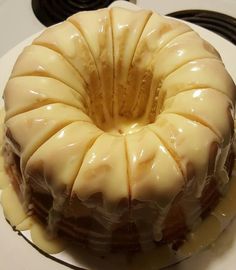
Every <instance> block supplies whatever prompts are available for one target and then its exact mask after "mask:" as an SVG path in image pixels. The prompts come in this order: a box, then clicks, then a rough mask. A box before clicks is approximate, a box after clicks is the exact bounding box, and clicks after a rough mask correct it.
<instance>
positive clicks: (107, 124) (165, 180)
mask: <svg viewBox="0 0 236 270" xmlns="http://www.w3.org/2000/svg"><path fill="white" fill-rule="evenodd" d="M16 97H17V98H16ZM4 99H5V109H6V118H5V143H6V145H7V147H9V148H10V149H11V152H13V153H14V155H16V156H17V157H18V158H19V160H20V173H21V176H22V183H21V187H20V188H21V190H22V191H24V192H22V193H23V196H27V200H26V198H25V200H26V201H27V202H28V204H29V205H28V207H29V206H30V201H28V200H30V195H29V194H25V192H27V193H30V192H32V194H33V193H34V192H38V193H40V194H43V195H48V196H50V197H51V198H52V205H51V209H50V214H49V216H50V220H51V219H54V218H55V216H54V214H55V212H57V213H58V212H59V213H60V215H62V216H63V215H64V214H65V213H66V212H65V211H66V210H65V209H67V207H68V205H70V204H78V205H82V206H83V207H86V209H87V212H88V215H90V214H91V215H92V216H93V217H94V218H95V219H96V221H98V222H99V224H100V225H102V227H104V228H105V230H106V233H107V234H108V235H111V233H112V231H113V230H114V229H116V228H117V227H119V224H124V223H125V222H132V223H134V224H135V226H136V227H137V230H138V234H140V235H142V236H141V238H142V241H143V243H144V242H151V241H152V240H153V239H154V240H155V241H159V240H161V239H162V237H163V235H162V234H163V232H162V229H163V228H164V226H165V225H164V224H165V220H166V217H167V215H168V213H169V210H171V208H172V204H173V202H175V201H176V200H178V199H179V198H182V197H184V196H187V197H188V196H192V198H193V201H194V203H193V204H192V211H193V212H194V211H195V208H200V206H199V199H200V198H201V196H202V192H203V190H204V188H205V187H206V186H207V183H208V180H209V178H211V177H214V178H216V182H217V183H216V184H217V186H218V184H219V186H220V185H222V183H223V185H227V184H228V180H227V181H223V180H222V179H223V178H224V179H225V178H227V171H226V169H225V163H226V160H227V157H228V154H229V151H230V149H231V147H232V141H233V119H234V102H235V85H234V83H233V81H232V79H231V78H230V76H229V74H228V73H227V71H226V69H225V67H224V65H223V63H222V62H221V59H220V56H219V54H218V53H217V52H216V50H215V49H214V48H213V47H212V46H211V45H210V44H208V43H207V42H206V41H204V40H202V39H201V38H200V37H199V35H198V34H196V33H195V32H194V31H192V29H191V28H189V27H188V26H186V25H185V24H183V23H181V22H179V21H175V20H171V19H167V18H164V17H162V16H160V15H158V14H156V13H152V12H150V11H145V10H142V11H136V12H135V11H128V10H125V9H122V8H112V9H102V10H99V11H91V12H81V13H78V14H75V15H73V16H72V17H70V18H69V19H68V20H67V21H66V22H63V23H61V24H59V25H56V26H54V27H51V28H49V29H47V30H46V31H45V32H44V33H42V34H41V36H39V37H38V38H37V39H35V41H34V42H33V44H32V45H30V46H29V47H27V48H25V50H24V51H23V52H22V54H21V55H20V57H19V58H18V60H17V62H16V64H15V66H14V69H13V71H12V75H11V78H10V80H9V82H8V84H7V86H6V89H5V93H4ZM215 108H217V111H216V110H215ZM225 174H226V177H218V176H219V175H220V176H222V175H225ZM221 180H222V181H221ZM190 190H191V195H189V192H190ZM181 196H182V197H181ZM182 208H183V209H181V211H183V212H186V207H185V205H183V206H182ZM67 210H68V209H67ZM146 211H147V213H149V218H150V219H149V220H147V222H146V215H145V214H144V213H145V212H146ZM77 212H79V211H77ZM77 212H76V213H70V214H69V216H70V215H71V216H72V217H74V216H77V215H79V214H78V213H77ZM190 212H191V211H190ZM67 214H68V212H67ZM198 218H199V213H198V216H196V217H194V218H189V219H188V217H187V214H186V219H188V221H187V226H188V227H190V228H191V227H192V226H193V225H194V224H195V222H196V220H198ZM55 219H56V218H55ZM143 224H145V226H144V225H143ZM113 225H114V226H113ZM143 227H145V229H143ZM143 231H144V233H143ZM147 231H148V233H149V234H148V236H145V235H146V234H145V233H146V232H147ZM93 233H95V234H96V233H97V232H93ZM98 234H100V232H99V233H98ZM101 234H102V233H101ZM91 235H92V233H91ZM109 237H110V236H109ZM109 237H108V238H109ZM109 241H110V240H109Z"/></svg>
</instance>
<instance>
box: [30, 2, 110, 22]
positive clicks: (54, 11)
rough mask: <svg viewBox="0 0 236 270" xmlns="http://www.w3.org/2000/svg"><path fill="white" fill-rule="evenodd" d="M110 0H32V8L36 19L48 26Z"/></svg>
mask: <svg viewBox="0 0 236 270" xmlns="http://www.w3.org/2000/svg"><path fill="white" fill-rule="evenodd" d="M112 2H114V0H32V8H33V11H34V14H35V15H36V17H37V18H38V20H39V21H40V22H41V23H42V24H44V25H45V26H50V25H52V24H55V23H59V22H61V21H64V20H65V19H67V18H68V17H69V16H71V15H72V14H74V13H76V12H78V11H85V10H95V9H99V8H105V7H107V6H109V5H110V4H111V3H112Z"/></svg>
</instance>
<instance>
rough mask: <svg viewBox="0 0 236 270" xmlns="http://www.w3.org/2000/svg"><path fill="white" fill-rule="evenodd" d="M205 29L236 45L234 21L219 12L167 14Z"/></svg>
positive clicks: (196, 11)
mask: <svg viewBox="0 0 236 270" xmlns="http://www.w3.org/2000/svg"><path fill="white" fill-rule="evenodd" d="M167 16H171V17H175V18H178V19H182V20H185V21H188V22H191V23H195V24H197V25H199V26H202V27H204V28H207V29H209V30H211V31H213V32H215V33H217V34H219V35H220V36H222V37H224V38H225V39H227V40H229V41H231V42H232V43H233V44H235V45H236V19H235V18H233V17H231V16H229V15H226V14H222V13H219V12H215V11H209V10H199V9H196V10H182V11H177V12H173V13H170V14H167Z"/></svg>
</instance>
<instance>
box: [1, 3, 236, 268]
mask: <svg viewBox="0 0 236 270" xmlns="http://www.w3.org/2000/svg"><path fill="white" fill-rule="evenodd" d="M118 2H119V3H116V5H117V4H118V5H123V4H121V3H120V2H121V1H118ZM126 5H127V4H126ZM128 6H129V7H131V8H133V7H132V6H130V4H128ZM191 26H192V27H193V28H194V29H195V30H196V31H197V32H198V33H199V34H200V35H201V36H202V37H203V38H205V39H206V40H208V41H209V42H210V43H211V44H213V45H214V46H215V47H216V49H217V50H218V51H219V52H220V54H221V56H222V58H223V61H224V63H225V65H226V68H227V69H228V71H229V73H230V74H231V76H232V77H233V79H234V81H235V82H236V65H235V56H236V47H235V46H234V45H232V44H231V43H230V42H228V41H226V40H224V39H223V38H221V37H219V36H218V35H216V34H214V33H212V32H210V31H208V30H205V29H203V28H200V27H198V26H195V25H191ZM37 35H38V34H35V35H33V36H31V37H29V38H28V39H26V40H24V41H23V42H21V43H20V44H18V45H17V46H16V47H15V48H13V49H12V50H10V51H9V52H8V53H7V54H5V55H4V56H3V57H2V58H0V93H1V94H2V92H3V89H4V86H5V84H6V82H7V80H8V78H9V75H10V72H11V69H12V66H13V64H14V62H15V60H16V58H17V56H18V55H19V53H20V52H21V51H22V49H23V48H24V47H25V46H26V45H28V44H30V43H31V41H32V40H33V38H34V37H35V36H37ZM1 104H3V103H2V101H1ZM1 104H0V105H1ZM235 254H236V221H234V222H233V223H232V224H231V225H230V226H229V227H228V228H227V230H226V231H225V232H224V234H223V235H222V236H221V237H220V239H219V240H218V241H217V243H216V245H215V247H214V248H209V249H208V250H206V251H204V252H201V253H200V254H198V255H195V256H193V257H191V258H190V259H188V260H185V261H184V262H182V263H180V264H178V265H176V266H174V267H171V268H169V269H171V270H174V269H178V270H189V269H191V270H199V269H200V270H206V269H207V270H222V269H226V270H231V269H232V270H233V269H235V265H236V256H235ZM92 260H94V261H95V258H93V257H92ZM100 263H101V261H98V264H99V265H97V267H94V268H93V269H92V270H95V269H97V270H98V269H99V270H103V267H101V265H100ZM119 263H121V261H119V262H118V263H116V267H115V265H113V266H111V267H110V269H113V270H114V269H119V270H122V266H121V265H119ZM95 264H96V263H95ZM0 269H3V270H12V269H17V270H39V269H40V270H41V269H50V270H65V269H67V268H66V267H65V266H63V265H61V264H59V263H56V262H54V261H53V260H51V259H49V258H46V257H45V256H43V255H42V254H40V253H39V252H38V251H37V250H36V249H34V248H33V247H32V246H31V245H30V244H28V243H27V242H26V241H25V240H24V239H23V238H22V237H20V236H18V235H17V233H16V232H13V230H12V229H11V227H10V226H9V225H8V223H7V222H6V221H5V219H4V216H3V213H2V209H1V208H0ZM126 269H127V268H126ZM135 270H136V269H135ZM142 270H156V268H155V265H153V268H151V269H142Z"/></svg>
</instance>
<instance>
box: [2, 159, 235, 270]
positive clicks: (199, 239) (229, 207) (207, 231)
mask: <svg viewBox="0 0 236 270" xmlns="http://www.w3.org/2000/svg"><path fill="white" fill-rule="evenodd" d="M1 159H2V157H1ZM0 163H1V164H2V165H1V168H0V171H1V175H2V177H1V180H0V187H2V188H3V191H2V194H1V201H2V206H3V210H4V213H5V216H6V218H7V219H8V220H9V221H10V223H11V225H12V226H13V228H14V229H15V230H17V231H21V235H22V236H23V237H24V238H26V239H27V240H28V241H29V242H30V243H32V245H35V246H36V247H37V249H39V250H40V252H42V253H43V254H48V253H50V250H51V253H56V254H54V255H50V256H49V257H50V258H52V259H55V260H56V261H58V260H59V262H61V263H65V262H66V264H69V265H73V267H74V266H75V267H80V268H81V267H82V268H84V269H93V266H92V265H91V261H92V262H93V265H96V264H97V265H101V269H103V270H105V269H110V267H111V266H112V267H113V266H114V265H119V269H129V270H130V269H135V270H138V269H140V270H141V269H152V268H153V267H154V266H155V269H160V268H162V267H167V266H170V265H172V264H175V263H177V262H180V261H182V260H184V259H186V258H188V257H190V256H192V255H193V254H196V253H198V252H199V251H201V250H203V249H206V248H207V247H209V246H210V245H211V244H212V243H214V241H215V240H216V239H217V238H218V237H219V235H220V234H221V233H222V232H223V231H224V230H225V228H226V227H227V226H228V224H229V223H230V222H231V221H232V220H233V218H234V216H235V215H236V208H235V204H236V198H235V196H234V194H236V163H234V168H233V172H232V175H231V179H230V184H229V188H228V191H227V192H226V194H225V196H224V197H222V198H221V199H220V202H219V204H218V205H217V206H216V208H215V209H214V211H213V212H212V213H211V214H210V215H209V216H208V217H207V218H206V219H205V220H204V221H203V222H202V223H201V224H200V225H199V226H198V227H197V228H196V229H195V230H194V231H193V232H191V233H190V234H188V235H187V237H186V239H187V240H186V241H185V243H184V244H183V245H182V246H181V247H180V248H179V249H178V251H177V252H175V251H173V250H171V249H170V247H169V246H168V245H163V246H160V247H156V248H155V249H153V250H151V251H149V252H137V253H133V254H128V255H127V254H126V255H122V254H109V255H105V256H103V257H102V258H101V256H99V255H96V254H94V253H92V252H91V251H89V250H87V249H85V248H83V247H78V246H73V245H71V244H69V243H64V244H62V243H61V242H60V241H58V239H55V240H54V241H52V239H51V238H50V237H47V234H46V232H45V230H44V229H43V227H42V226H41V225H40V222H39V221H37V219H34V218H32V217H31V218H29V217H27V216H26V215H25V216H24V212H23V208H22V206H21V204H20V202H19V200H17V195H16V193H14V192H12V191H14V189H13V188H12V187H11V186H10V185H11V184H10V183H9V182H8V181H7V180H6V178H7V175H6V174H5V172H4V168H3V162H0ZM7 182H8V183H7ZM7 193H8V194H9V193H10V194H11V195H10V197H8V196H7V195H8V194H7ZM12 196H13V198H14V199H12ZM4 198H5V199H4ZM9 200H10V201H11V207H9V206H8V203H7V202H8V201H9ZM16 213H18V216H17V217H16V215H15V214H16ZM224 234H225V233H224ZM224 234H223V236H222V238H223V237H224ZM50 243H52V244H53V245H51V246H50ZM63 246H65V247H66V248H65V247H63ZM215 246H216V245H215ZM58 247H59V248H58ZM55 250H56V252H55ZM61 250H63V251H61ZM57 252H58V253H57ZM95 258H96V259H95ZM104 258H105V259H104ZM81 262H82V263H81ZM113 268H114V267H113Z"/></svg>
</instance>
